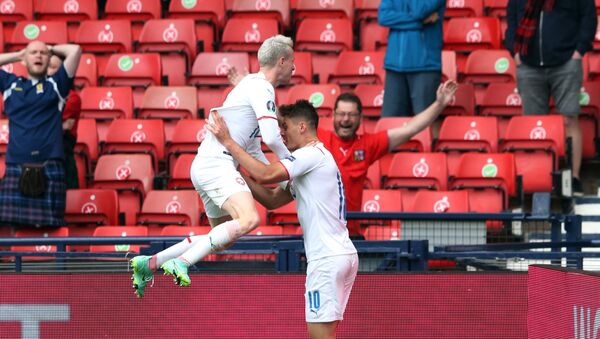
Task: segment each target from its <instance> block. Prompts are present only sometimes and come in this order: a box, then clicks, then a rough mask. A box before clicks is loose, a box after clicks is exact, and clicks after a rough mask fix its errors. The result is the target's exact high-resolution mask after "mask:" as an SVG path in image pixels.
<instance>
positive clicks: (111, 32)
mask: <svg viewBox="0 0 600 339" xmlns="http://www.w3.org/2000/svg"><path fill="white" fill-rule="evenodd" d="M75 43H76V44H78V45H80V46H81V48H82V49H83V50H84V51H86V52H92V53H99V52H103V53H108V52H111V53H128V52H131V50H132V49H131V45H132V44H131V23H130V22H129V21H127V20H86V21H83V22H82V23H81V25H80V26H79V29H78V30H77V34H76V35H75ZM100 71H103V70H100Z"/></svg>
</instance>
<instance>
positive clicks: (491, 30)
mask: <svg viewBox="0 0 600 339" xmlns="http://www.w3.org/2000/svg"><path fill="white" fill-rule="evenodd" d="M501 35H502V34H501V33H500V20H498V18H486V17H476V18H452V19H450V21H448V25H447V26H446V27H445V30H444V49H445V50H453V51H462V52H470V51H474V50H477V49H500V48H501V47H502V46H501V42H502V36H501Z"/></svg>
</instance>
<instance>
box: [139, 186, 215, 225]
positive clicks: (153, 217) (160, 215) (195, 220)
mask: <svg viewBox="0 0 600 339" xmlns="http://www.w3.org/2000/svg"><path fill="white" fill-rule="evenodd" d="M203 210H204V208H203V207H202V205H201V204H200V199H199V196H198V193H197V192H196V191H194V190H178V191H150V192H148V195H147V196H146V198H145V199H144V204H143V205H142V211H141V213H140V214H139V215H138V217H137V223H138V224H142V225H151V224H154V223H158V224H166V223H171V224H176V223H177V224H179V225H186V226H198V225H200V211H203Z"/></svg>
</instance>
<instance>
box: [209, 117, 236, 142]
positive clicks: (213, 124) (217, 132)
mask: <svg viewBox="0 0 600 339" xmlns="http://www.w3.org/2000/svg"><path fill="white" fill-rule="evenodd" d="M210 115H211V117H212V121H210V120H209V119H206V126H205V127H206V129H207V130H209V131H210V132H211V133H212V134H214V136H215V137H216V138H217V140H219V142H220V143H222V144H223V145H225V144H226V143H227V142H228V141H230V140H232V139H231V136H230V135H229V129H228V128H227V123H225V120H223V118H222V117H221V115H220V114H219V112H218V111H211V112H210Z"/></svg>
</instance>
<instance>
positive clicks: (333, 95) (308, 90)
mask: <svg viewBox="0 0 600 339" xmlns="http://www.w3.org/2000/svg"><path fill="white" fill-rule="evenodd" d="M340 94H341V90H340V87H339V86H338V85H336V84H322V85H312V84H305V85H296V86H294V87H292V88H290V91H289V92H288V96H287V103H288V104H291V103H294V102H296V100H300V99H304V100H308V101H310V102H311V103H312V104H313V106H314V107H315V108H316V109H317V113H319V116H321V117H325V116H330V115H331V114H332V113H333V108H334V106H335V100H336V99H337V97H338V95H340Z"/></svg>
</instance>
